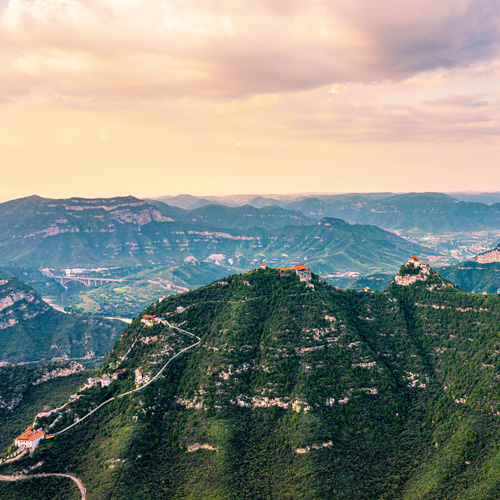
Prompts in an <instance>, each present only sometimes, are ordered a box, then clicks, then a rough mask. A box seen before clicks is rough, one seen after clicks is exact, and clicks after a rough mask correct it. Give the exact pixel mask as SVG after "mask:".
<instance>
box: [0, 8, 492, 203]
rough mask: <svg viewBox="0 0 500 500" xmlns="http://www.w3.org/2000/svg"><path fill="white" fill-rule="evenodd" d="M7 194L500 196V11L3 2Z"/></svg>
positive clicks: (1, 187)
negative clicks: (496, 193)
mask: <svg viewBox="0 0 500 500" xmlns="http://www.w3.org/2000/svg"><path fill="white" fill-rule="evenodd" d="M0 44H1V45H0V46H1V53H0V58H1V61H2V63H1V65H0V144H1V147H0V165H1V173H2V182H1V183H0V200H1V201H5V200H8V199H13V198H17V197H21V196H27V195H30V194H35V193H36V194H39V195H41V196H47V197H65V196H85V197H94V196H113V195H119V194H133V195H136V196H159V195H163V194H177V193H182V192H189V193H194V194H198V193H199V194H202V193H212V194H219V193H240V192H252V193H285V192H347V191H349V192H353V191H372V192H373V191H425V190H429V191H454V190H469V189H476V190H485V191H486V190H488V191H494V190H500V178H499V176H498V164H499V158H500V140H499V137H500V117H499V112H500V50H499V47H500V3H499V2H498V1H496V0H460V1H457V0H453V1H452V0H442V1H441V2H437V3H436V2H434V1H432V2H431V1H430V0H419V1H415V2H409V1H403V2H401V1H397V0H379V1H377V2H375V1H366V0H365V1H363V2H361V1H360V0H351V1H349V2H341V1H337V0H335V1H333V2H326V1H324V0H308V1H305V0H262V1H261V0H256V1H253V2H248V1H242V0H231V1H229V0H215V1H208V0H182V1H180V0H174V1H172V0H166V1H162V0H149V1H148V2H141V1H139V0H107V1H104V0H102V1H101V0H10V1H8V0H0Z"/></svg>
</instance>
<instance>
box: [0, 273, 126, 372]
mask: <svg viewBox="0 0 500 500" xmlns="http://www.w3.org/2000/svg"><path fill="white" fill-rule="evenodd" d="M123 326H124V323H123V322H121V321H115V320H108V319H104V318H98V317H93V318H91V317H86V316H81V315H67V314H64V313H61V312H59V311H56V310H55V309H52V307H50V306H49V305H48V304H46V303H45V302H44V301H43V300H42V299H41V298H40V296H39V295H38V294H37V293H36V292H35V290H33V288H31V287H29V286H27V285H26V284H25V283H23V282H22V281H20V280H19V279H18V278H14V277H10V278H0V362H10V363H19V362H27V361H29V362H31V361H40V360H44V359H45V360H50V359H52V358H87V359H93V358H97V357H99V356H101V355H103V354H105V353H106V352H108V351H109V349H110V348H111V347H112V345H113V344H114V342H115V341H116V339H117V338H118V337H119V336H120V334H121V331H122V330H123Z"/></svg>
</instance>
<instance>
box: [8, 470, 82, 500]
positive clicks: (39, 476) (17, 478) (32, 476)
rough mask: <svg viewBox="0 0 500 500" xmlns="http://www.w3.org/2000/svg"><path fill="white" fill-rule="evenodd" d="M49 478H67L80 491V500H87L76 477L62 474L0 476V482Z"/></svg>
mask: <svg viewBox="0 0 500 500" xmlns="http://www.w3.org/2000/svg"><path fill="white" fill-rule="evenodd" d="M51 476H58V477H67V478H69V479H71V480H72V481H74V482H75V483H76V485H77V486H78V489H79V490H80V494H81V497H82V500H87V490H86V489H85V486H83V483H82V482H81V481H80V479H78V478H77V477H76V476H73V474H63V473H56V472H54V473H51V472H47V473H45V474H32V475H30V476H25V475H21V476H2V475H0V481H8V482H15V481H25V480H27V479H35V478H41V477H51Z"/></svg>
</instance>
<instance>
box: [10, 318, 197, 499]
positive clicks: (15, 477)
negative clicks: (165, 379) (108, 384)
mask: <svg viewBox="0 0 500 500" xmlns="http://www.w3.org/2000/svg"><path fill="white" fill-rule="evenodd" d="M165 323H166V324H167V326H168V327H169V328H172V329H174V330H178V331H179V332H181V333H183V334H185V335H188V336H190V337H193V338H196V339H197V342H195V343H194V344H191V345H190V346H188V347H185V348H184V349H181V350H180V351H179V352H178V353H177V354H175V355H174V356H172V357H171V358H169V359H168V361H167V362H166V363H165V364H164V365H163V366H162V367H161V369H160V370H159V371H158V373H157V374H156V375H155V376H154V377H153V378H152V379H151V380H149V381H148V382H146V383H145V384H144V385H141V386H140V387H137V388H135V389H133V390H131V391H128V392H124V393H123V394H120V395H119V396H115V397H112V398H110V399H108V400H106V401H104V403H101V404H100V405H99V406H98V407H97V408H94V409H93V410H92V411H90V412H89V413H87V414H86V415H85V416H83V417H82V418H80V419H79V420H78V421H77V422H75V423H74V424H71V425H69V426H68V427H65V428H64V429H62V430H60V431H58V432H56V433H54V437H55V436H58V435H61V434H63V433H64V432H66V431H68V430H69V429H71V428H73V427H75V426H76V425H78V424H80V423H81V422H82V421H83V420H85V419H86V418H88V417H89V416H90V415H92V414H93V413H95V412H96V411H97V410H99V409H100V408H102V407H103V406H104V405H106V404H108V403H110V402H111V401H114V400H115V399H120V398H123V397H125V396H128V395H129V394H133V393H135V392H139V391H142V390H143V389H145V388H146V387H147V386H148V385H151V384H152V383H153V382H154V381H155V380H157V379H158V377H159V376H160V375H161V374H162V373H163V372H164V370H165V369H166V368H167V366H168V365H169V364H170V363H171V362H172V361H173V360H174V359H175V358H177V357H178V356H180V355H181V354H182V353H184V352H186V351H188V350H189V349H192V348H193V347H196V346H197V345H198V344H199V343H200V342H201V338H200V337H198V336H197V335H195V334H194V333H191V332H188V331H186V330H183V329H182V328H179V327H177V326H174V325H172V324H171V323H169V322H168V321H167V320H165ZM68 403H69V401H68ZM68 403H66V404H68ZM66 404H65V405H63V406H62V407H60V408H59V409H61V408H63V407H64V406H66ZM49 476H60V477H68V478H70V479H71V480H73V481H74V482H75V483H76V484H77V486H78V489H79V490H80V493H81V498H82V500H86V489H85V487H84V486H83V483H82V481H81V480H80V479H79V478H78V477H76V476H74V475H72V474H65V473H42V474H32V475H24V474H21V475H12V476H3V475H0V481H22V480H27V479H33V478H43V477H49Z"/></svg>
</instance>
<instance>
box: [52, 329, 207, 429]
mask: <svg viewBox="0 0 500 500" xmlns="http://www.w3.org/2000/svg"><path fill="white" fill-rule="evenodd" d="M165 323H166V324H167V326H168V327H169V328H173V329H174V330H178V331H180V332H181V333H183V334H185V335H189V336H190V337H193V338H196V339H198V341H197V342H195V343H194V344H192V345H190V346H188V347H185V348H184V349H181V350H180V351H179V352H178V353H177V354H175V355H174V356H172V357H171V358H170V359H169V360H168V361H167V362H166V363H165V364H164V365H163V366H162V367H161V369H160V371H159V372H158V373H157V374H156V375H155V376H154V377H153V378H152V379H151V380H149V381H148V382H146V383H145V384H143V385H141V386H140V387H137V388H136V389H132V390H131V391H128V392H124V393H123V394H120V395H119V396H114V397H112V398H110V399H107V400H106V401H104V403H101V404H100V405H99V406H98V407H97V408H94V409H93V410H92V411H90V412H89V413H87V414H86V415H85V416H83V417H82V418H80V419H79V420H78V421H77V422H75V423H74V424H71V425H69V426H68V427H65V428H64V429H62V430H60V431H58V432H55V433H54V436H59V435H60V434H63V433H64V432H66V431H69V430H70V429H71V428H73V427H75V425H78V424H79V423H81V422H82V421H83V420H85V419H86V418H88V417H90V415H92V413H95V412H96V411H97V410H99V409H100V408H102V407H103V406H104V405H107V404H108V403H111V401H114V400H115V399H120V398H124V397H125V396H128V395H129V394H133V393H134V392H139V391H142V390H143V389H145V388H146V387H147V386H148V385H150V384H152V383H153V382H154V381H155V380H156V379H157V378H158V377H159V376H160V375H161V374H162V373H163V371H164V370H165V369H166V368H167V366H168V365H169V364H170V363H171V362H172V361H173V360H174V359H175V358H176V357H177V356H180V355H181V354H182V353H184V352H186V351H188V350H189V349H192V348H193V347H196V346H197V345H198V344H199V343H200V342H201V339H200V337H198V335H195V334H194V333H191V332H188V331H186V330H183V329H182V328H179V327H178V326H174V325H172V324H171V323H169V322H168V321H167V320H165Z"/></svg>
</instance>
